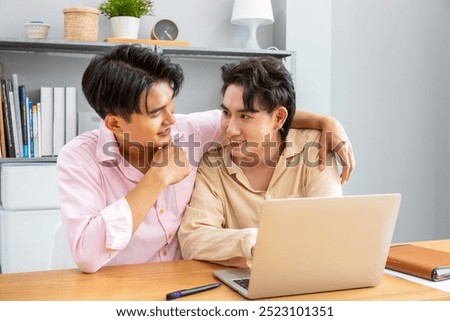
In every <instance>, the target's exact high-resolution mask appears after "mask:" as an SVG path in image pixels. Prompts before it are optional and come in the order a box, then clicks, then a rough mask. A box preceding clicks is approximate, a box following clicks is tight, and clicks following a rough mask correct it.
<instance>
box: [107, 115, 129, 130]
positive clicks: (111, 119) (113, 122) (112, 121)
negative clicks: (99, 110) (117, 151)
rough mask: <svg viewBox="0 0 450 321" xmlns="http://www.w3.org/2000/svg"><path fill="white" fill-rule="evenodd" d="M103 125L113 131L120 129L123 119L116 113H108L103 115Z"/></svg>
mask: <svg viewBox="0 0 450 321" xmlns="http://www.w3.org/2000/svg"><path fill="white" fill-rule="evenodd" d="M104 122H105V126H106V128H108V129H109V130H110V131H112V132H113V133H117V132H120V131H122V129H123V125H124V122H125V120H124V119H123V118H122V117H120V116H116V115H112V114H108V115H106V117H105V120H104Z"/></svg>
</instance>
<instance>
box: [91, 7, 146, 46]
mask: <svg viewBox="0 0 450 321" xmlns="http://www.w3.org/2000/svg"><path fill="white" fill-rule="evenodd" d="M98 9H99V10H100V12H101V13H102V14H104V15H106V16H107V17H108V18H110V19H111V29H112V36H113V37H114V38H130V39H136V38H137V37H138V33H139V22H140V18H141V17H142V16H145V15H148V14H151V13H152V12H153V0H105V1H103V2H102V3H101V4H100V5H99V7H98Z"/></svg>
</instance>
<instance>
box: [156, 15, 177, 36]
mask: <svg viewBox="0 0 450 321" xmlns="http://www.w3.org/2000/svg"><path fill="white" fill-rule="evenodd" d="M177 37H178V27H177V25H176V24H175V23H174V22H173V21H171V20H168V19H163V20H159V21H158V22H157V23H156V24H155V25H154V27H153V29H152V34H151V38H152V39H156V40H175V39H177Z"/></svg>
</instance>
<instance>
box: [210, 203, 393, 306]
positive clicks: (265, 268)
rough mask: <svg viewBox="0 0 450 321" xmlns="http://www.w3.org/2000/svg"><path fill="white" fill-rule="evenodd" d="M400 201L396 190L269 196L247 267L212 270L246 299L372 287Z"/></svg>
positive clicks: (377, 278) (377, 279)
mask: <svg viewBox="0 0 450 321" xmlns="http://www.w3.org/2000/svg"><path fill="white" fill-rule="evenodd" d="M400 201H401V196H400V194H382V195H359V196H344V197H314V198H289V199H276V200H274V199H272V200H267V201H265V202H264V203H263V207H262V212H261V220H260V223H259V232H258V236H257V241H256V246H255V255H254V258H253V265H252V268H251V270H250V269H238V268H232V269H221V270H216V271H214V272H213V275H214V276H215V277H216V278H218V279H220V280H221V281H222V282H223V283H225V284H226V285H228V286H230V287H231V288H233V289H234V290H236V291H237V292H238V293H240V294H241V295H243V296H245V297H247V298H249V299H259V298H265V297H276V296H286V295H294V294H303V293H316V292H326V291H334V290H343V289H352V288H361V287H370V286H376V285H378V284H379V283H380V282H381V279H382V276H383V272H384V267H385V264H386V258H387V255H388V251H389V246H390V244H391V240H392V235H393V232H394V227H395V223H396V220H397V215H398V210H399V207H400ZM247 282H248V288H245V287H246V283H247Z"/></svg>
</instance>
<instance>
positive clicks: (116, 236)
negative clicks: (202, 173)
mask: <svg viewBox="0 0 450 321" xmlns="http://www.w3.org/2000/svg"><path fill="white" fill-rule="evenodd" d="M220 115H221V113H220V111H217V110H216V111H208V112H203V113H193V114H189V115H176V119H177V121H176V123H175V125H174V126H173V128H172V136H173V139H174V141H178V142H179V145H181V146H182V147H183V149H184V150H185V151H186V153H187V155H188V158H189V161H190V164H191V173H190V174H189V176H188V177H186V178H185V179H183V180H182V181H181V182H179V183H177V184H175V185H171V186H169V187H168V188H166V189H165V190H164V191H163V192H162V193H161V194H160V195H159V197H158V200H157V202H156V203H155V205H154V206H153V208H152V209H151V210H150V211H149V213H148V214H147V216H146V217H145V219H144V221H143V222H142V223H141V225H140V226H139V228H138V229H137V230H136V232H135V233H134V234H133V235H132V234H131V232H132V225H133V222H132V214H131V210H130V207H129V205H128V202H127V201H126V199H125V196H126V195H127V194H128V193H129V192H130V191H131V189H132V188H133V187H134V186H135V185H136V184H137V183H138V182H139V181H140V180H141V179H142V177H143V174H142V173H141V172H140V171H139V170H137V169H136V168H135V167H133V166H132V165H130V164H129V163H128V162H127V161H126V160H124V159H123V157H122V156H121V155H120V154H119V151H118V148H117V144H116V140H115V138H114V135H113V134H112V133H111V132H110V131H109V130H108V129H107V128H106V127H105V126H104V124H102V125H101V126H100V129H98V130H94V131H91V132H86V133H83V134H81V135H79V136H78V137H76V138H75V139H74V140H72V141H71V142H69V143H68V144H67V145H65V146H64V148H63V149H62V150H61V152H60V154H59V155H58V184H59V192H60V199H61V210H62V214H63V223H64V225H65V227H66V229H67V235H68V240H69V244H70V248H71V251H72V255H73V258H74V260H75V262H76V263H77V264H78V266H79V267H80V269H81V270H83V271H85V272H95V271H97V270H98V269H100V268H101V267H102V266H104V265H119V264H133V263H146V262H160V261H170V260H178V259H181V254H180V249H179V244H178V238H177V230H178V227H179V225H180V221H181V217H182V215H183V213H184V210H185V207H186V205H187V204H188V202H189V199H190V197H191V193H192V189H193V186H194V180H195V176H196V172H197V170H196V169H197V165H198V162H199V161H200V159H201V156H202V154H203V152H204V151H205V149H206V147H207V146H208V143H209V142H212V141H218V139H219V136H220V126H219V124H220Z"/></svg>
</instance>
